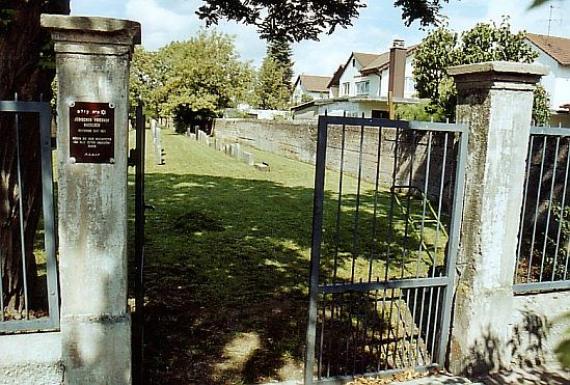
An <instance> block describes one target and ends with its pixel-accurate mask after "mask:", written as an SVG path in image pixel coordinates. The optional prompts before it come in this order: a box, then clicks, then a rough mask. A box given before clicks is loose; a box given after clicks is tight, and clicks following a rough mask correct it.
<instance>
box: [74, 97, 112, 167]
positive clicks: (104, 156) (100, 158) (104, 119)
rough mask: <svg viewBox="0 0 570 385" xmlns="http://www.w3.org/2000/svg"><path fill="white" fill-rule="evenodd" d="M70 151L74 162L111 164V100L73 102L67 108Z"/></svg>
mask: <svg viewBox="0 0 570 385" xmlns="http://www.w3.org/2000/svg"><path fill="white" fill-rule="evenodd" d="M69 119H70V122H69V136H70V137H69V142H70V154H69V156H70V157H71V158H73V159H74V161H75V163H108V164H112V163H114V156H115V109H114V105H113V104H111V103H88V102H75V103H72V104H71V106H70V107H69Z"/></svg>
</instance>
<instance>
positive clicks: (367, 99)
mask: <svg viewBox="0 0 570 385" xmlns="http://www.w3.org/2000/svg"><path fill="white" fill-rule="evenodd" d="M414 49H415V46H414V47H408V48H406V47H405V46H404V42H403V41H402V40H395V41H394V44H393V46H392V48H391V49H390V51H389V52H384V53H381V54H371V53H360V52H353V53H351V55H350V56H349V58H348V60H347V61H346V63H345V64H344V65H342V66H340V67H339V69H338V70H337V71H336V72H335V74H334V76H333V77H332V78H331V79H330V82H329V83H328V89H329V98H328V99H326V100H314V101H311V102H307V103H302V104H300V105H297V106H295V107H293V111H294V114H295V116H298V117H306V118H309V117H313V116H317V115H321V114H324V113H325V111H326V112H327V113H328V114H329V115H343V114H346V115H348V116H361V115H362V114H364V116H366V117H375V118H376V117H378V118H380V117H388V116H389V93H390V91H391V94H392V100H393V102H394V103H417V102H418V101H419V100H418V99H417V98H415V87H414V82H413V75H412V71H413V67H412V60H413V53H414Z"/></svg>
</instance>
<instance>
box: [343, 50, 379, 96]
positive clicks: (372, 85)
mask: <svg viewBox="0 0 570 385" xmlns="http://www.w3.org/2000/svg"><path fill="white" fill-rule="evenodd" d="M352 59H353V58H351V60H350V62H349V63H348V66H347V68H346V69H345V70H344V72H343V74H342V76H341V77H340V86H339V93H338V96H340V97H343V96H361V97H366V96H367V97H378V96H380V93H379V92H380V77H379V76H378V75H376V74H371V75H366V76H362V74H361V73H360V70H361V69H362V66H361V65H360V63H358V61H355V63H354V64H355V65H354V66H353V61H352ZM366 81H367V82H369V86H368V93H363V94H359V93H358V92H357V86H356V83H359V82H366ZM346 83H349V84H350V92H349V93H348V94H347V93H346V92H345V86H344V84H346Z"/></svg>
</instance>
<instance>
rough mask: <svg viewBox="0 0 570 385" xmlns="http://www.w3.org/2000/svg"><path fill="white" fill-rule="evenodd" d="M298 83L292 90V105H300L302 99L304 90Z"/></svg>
mask: <svg viewBox="0 0 570 385" xmlns="http://www.w3.org/2000/svg"><path fill="white" fill-rule="evenodd" d="M300 83H301V82H298V83H297V85H296V86H295V89H294V90H293V97H292V99H293V104H301V100H302V99H303V92H304V90H303V87H302V86H301V84H300Z"/></svg>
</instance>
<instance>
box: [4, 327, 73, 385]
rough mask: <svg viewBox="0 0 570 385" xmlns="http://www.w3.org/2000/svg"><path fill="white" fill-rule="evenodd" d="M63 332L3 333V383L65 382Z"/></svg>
mask: <svg viewBox="0 0 570 385" xmlns="http://www.w3.org/2000/svg"><path fill="white" fill-rule="evenodd" d="M61 347H62V346H61V333H59V332H57V333H33V334H17V335H6V336H1V343H0V385H26V384H30V385H32V384H33V385H60V384H62V383H63V365H62V360H61V357H62V353H61Z"/></svg>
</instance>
